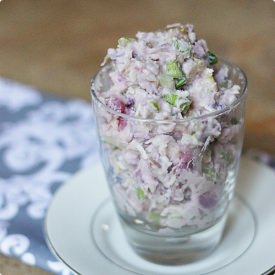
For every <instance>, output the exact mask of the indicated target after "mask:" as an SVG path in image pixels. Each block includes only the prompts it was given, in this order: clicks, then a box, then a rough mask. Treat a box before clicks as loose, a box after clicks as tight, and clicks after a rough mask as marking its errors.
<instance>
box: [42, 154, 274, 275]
mask: <svg viewBox="0 0 275 275" xmlns="http://www.w3.org/2000/svg"><path fill="white" fill-rule="evenodd" d="M236 191H237V196H236V198H235V199H234V201H233V202H232V205H231V207H230V211H229V219H228V222H227V224H226V229H225V233H224V236H223V239H222V241H221V244H220V245H219V247H218V248H217V249H216V250H215V251H214V252H213V253H212V254H211V255H209V256H208V257H207V258H205V259H203V260H201V261H197V262H195V263H192V264H187V265H184V266H162V265H157V264H153V263H149V262H147V261H145V260H143V259H141V258H140V257H139V256H137V255H136V254H135V253H134V252H133V251H132V250H131V248H130V247H129V246H128V244H127V242H126V240H125V238H124V235H123V232H122V229H121V227H120V224H119V222H118V219H117V216H116V214H115V212H114V209H113V206H112V204H111V203H110V202H109V201H108V200H109V199H108V198H109V191H108V188H107V183H106V181H105V177H104V173H103V170H102V167H101V165H99V164H98V165H96V166H94V167H91V168H90V169H87V170H83V171H80V172H79V173H77V174H76V175H75V176H74V177H73V178H72V179H71V180H70V181H69V182H68V183H66V184H64V185H63V186H62V187H61V188H60V189H59V190H58V192H57V193H56V195H55V196H54V198H53V200H52V203H51V205H50V207H49V209H48V212H47V215H46V220H45V233H46V238H47V241H48V244H49V246H50V248H51V249H52V251H53V252H54V253H55V254H56V256H57V257H58V258H59V259H60V260H62V261H63V262H64V263H65V264H66V265H67V266H69V267H70V268H71V269H72V270H73V271H74V272H75V273H77V274H83V275H90V274H91V275H130V274H151V275H153V274H156V275H162V274H163V275H170V274H171V275H184V274H188V275H191V274H213V275H214V274H215V275H232V274H249V275H254V274H255V275H259V274H261V273H263V272H264V271H265V270H267V269H269V268H270V267H271V266H273V265H274V264H275V211H274V210H275V204H274V203H275V173H274V172H273V171H272V170H271V169H269V168H267V167H265V166H263V165H261V164H258V163H255V162H253V161H251V160H248V159H245V158H243V159H242V161H241V168H240V174H239V177H238V183H237V190H236Z"/></svg>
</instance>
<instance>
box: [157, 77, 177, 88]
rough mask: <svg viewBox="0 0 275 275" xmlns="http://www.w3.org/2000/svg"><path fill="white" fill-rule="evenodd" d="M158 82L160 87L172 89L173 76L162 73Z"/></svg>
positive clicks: (173, 85) (173, 84)
mask: <svg viewBox="0 0 275 275" xmlns="http://www.w3.org/2000/svg"><path fill="white" fill-rule="evenodd" d="M159 82H160V84H161V86H162V87H164V88H168V89H174V88H175V83H174V79H173V77H171V76H169V75H162V76H161V77H160V79H159Z"/></svg>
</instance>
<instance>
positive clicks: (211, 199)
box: [199, 190, 218, 208]
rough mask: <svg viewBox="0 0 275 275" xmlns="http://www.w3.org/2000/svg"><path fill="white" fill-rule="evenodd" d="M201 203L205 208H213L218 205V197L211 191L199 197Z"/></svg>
mask: <svg viewBox="0 0 275 275" xmlns="http://www.w3.org/2000/svg"><path fill="white" fill-rule="evenodd" d="M199 202H200V205H201V206H202V207H204V208H212V207H214V206H215V205H216V204H217V203H218V196H217V194H216V193H215V192H214V191H213V190H209V191H206V192H205V193H203V194H201V195H200V196H199Z"/></svg>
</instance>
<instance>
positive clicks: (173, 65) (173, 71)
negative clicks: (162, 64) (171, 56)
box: [166, 61, 183, 79]
mask: <svg viewBox="0 0 275 275" xmlns="http://www.w3.org/2000/svg"><path fill="white" fill-rule="evenodd" d="M166 69H167V74H168V75H169V76H172V77H173V78H179V79H182V78H183V73H182V70H181V69H180V67H179V64H178V63H177V61H170V62H168V63H167V64H166Z"/></svg>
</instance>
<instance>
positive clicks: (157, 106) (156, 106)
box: [152, 101, 160, 112]
mask: <svg viewBox="0 0 275 275" xmlns="http://www.w3.org/2000/svg"><path fill="white" fill-rule="evenodd" d="M152 105H153V106H154V107H155V108H156V109H157V111H158V112H159V111H160V109H159V105H158V103H157V102H156V101H153V102H152Z"/></svg>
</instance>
